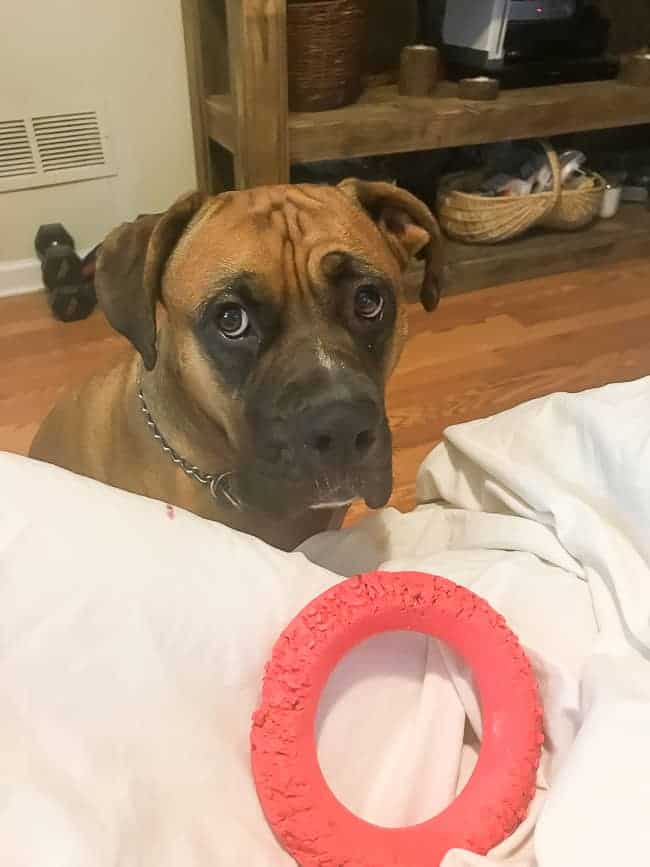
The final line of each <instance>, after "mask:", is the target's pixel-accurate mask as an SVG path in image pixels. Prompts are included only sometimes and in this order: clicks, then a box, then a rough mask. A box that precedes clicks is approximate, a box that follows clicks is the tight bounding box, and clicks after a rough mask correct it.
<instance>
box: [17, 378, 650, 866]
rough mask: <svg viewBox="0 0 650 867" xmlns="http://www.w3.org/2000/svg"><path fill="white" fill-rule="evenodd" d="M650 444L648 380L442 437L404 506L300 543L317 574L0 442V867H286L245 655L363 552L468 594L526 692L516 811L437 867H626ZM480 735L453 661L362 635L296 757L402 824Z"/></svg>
mask: <svg viewBox="0 0 650 867" xmlns="http://www.w3.org/2000/svg"><path fill="white" fill-rule="evenodd" d="M649 442H650V380H641V381H638V382H633V383H629V384H625V385H616V386H609V387H607V388H604V389H600V390H597V391H592V392H588V393H584V394H582V395H575V396H566V395H555V396H553V397H550V398H546V399H543V400H539V401H535V402H533V403H530V404H527V405H524V406H521V407H518V408H517V409H515V410H512V411H510V412H507V413H503V414H501V415H499V416H497V417H495V418H492V419H488V420H484V421H479V422H474V423H472V424H467V425H461V426H459V427H456V428H451V429H450V430H449V431H448V432H447V434H446V438H445V441H444V442H443V443H442V444H441V445H440V446H439V447H438V448H436V449H435V450H434V451H433V453H432V454H431V456H430V457H429V458H428V459H427V460H426V461H425V463H424V465H423V466H422V468H421V471H420V474H419V478H418V496H419V500H420V502H421V503H422V504H423V505H421V506H420V507H419V508H418V509H417V510H416V511H415V512H413V513H412V514H409V515H400V514H398V513H397V512H394V511H391V510H387V511H385V512H383V513H380V514H377V515H375V516H373V517H372V518H370V519H368V520H367V521H365V522H364V523H363V524H361V525H360V526H358V527H356V528H354V529H352V530H348V531H344V532H340V533H336V534H326V535H324V536H320V537H317V538H315V539H313V540H310V542H308V543H306V544H305V545H304V546H303V551H304V553H305V554H306V555H308V557H309V558H310V559H311V560H312V561H313V562H309V561H308V560H307V559H306V558H305V556H304V555H303V554H302V553H296V554H292V555H287V554H283V553H280V552H277V551H275V550H273V549H270V548H269V547H268V546H266V545H264V544H263V543H261V542H258V541H256V540H253V539H250V538H248V537H246V536H243V535H240V534H237V533H235V532H233V531H230V530H227V529H225V528H223V527H220V526H218V525H215V524H211V523H209V522H206V521H203V520H201V519H199V518H196V517H193V516H190V515H188V514H186V513H183V512H181V511H179V510H172V509H170V508H168V507H166V506H165V504H161V503H158V502H154V501H149V500H145V499H142V498H138V497H134V496H132V495H129V494H126V493H123V492H120V491H117V490H113V489H110V488H106V487H104V486H101V485H98V484H96V483H93V482H91V481H88V480H86V479H82V478H80V477H76V476H72V475H70V474H68V473H65V472H64V471H61V470H58V469H56V468H53V467H49V466H46V465H41V464H37V463H35V462H31V461H28V460H26V459H23V458H18V457H15V456H11V455H0V492H1V494H0V753H1V754H0V775H1V776H0V779H1V785H0V864H2V865H3V867H4V865H7V867H91V865H92V867H109V865H110V867H136V865H137V867H226V865H227V867H233V865H237V867H285V865H286V867H288V865H290V864H292V863H293V862H292V860H291V859H290V858H289V857H288V856H287V855H286V854H285V853H283V852H282V850H281V849H280V848H279V847H278V845H277V843H276V841H275V839H274V837H273V835H272V833H271V832H270V830H269V829H268V827H267V825H266V823H265V821H264V818H263V816H262V814H261V811H260V809H259V806H258V803H257V799H256V795H255V790H254V786H253V782H252V778H251V774H250V770H249V753H248V737H249V724H250V715H251V712H252V711H253V709H254V707H255V704H256V700H257V697H258V693H259V687H260V680H261V675H262V669H263V665H264V662H265V660H266V658H267V657H268V655H269V653H270V650H271V647H272V645H273V642H274V640H275V638H276V636H277V635H278V633H279V632H280V631H281V629H282V628H283V627H284V625H285V624H286V623H287V622H288V621H289V619H290V618H291V617H292V616H293V615H294V614H295V613H296V612H297V611H298V610H299V609H300V608H301V607H302V606H303V605H304V604H306V602H308V601H309V600H310V599H311V598H312V597H313V596H315V595H316V594H317V593H318V592H320V591H321V590H322V589H324V588H325V587H327V586H329V585H331V584H332V583H334V582H335V581H337V580H338V578H337V575H347V574H352V573H354V572H357V571H360V570H364V569H371V568H375V567H377V566H382V567H383V568H389V569H390V568H405V567H408V568H416V569H420V570H423V571H430V572H435V573H438V574H442V575H446V576H447V577H449V578H451V579H453V580H455V581H458V582H459V583H463V584H466V585H468V586H471V587H472V589H473V590H475V591H476V592H478V593H480V594H481V595H483V596H485V597H486V598H487V599H488V600H489V601H490V602H491V603H492V605H494V606H495V607H496V608H498V609H499V610H500V611H501V612H502V613H503V614H504V615H505V616H506V618H507V619H508V621H509V623H510V626H511V627H512V628H513V629H514V630H515V631H516V632H517V633H518V634H519V636H520V638H521V640H522V642H523V644H524V646H525V647H526V649H527V651H528V652H529V654H530V656H531V658H532V660H533V663H534V666H535V669H536V672H537V675H538V677H539V680H540V683H541V688H542V695H543V701H544V706H545V727H546V735H547V742H546V747H545V753H544V757H543V762H542V765H541V767H540V772H539V777H538V792H537V796H536V798H535V801H534V803H533V806H532V809H531V811H530V814H529V817H528V819H527V820H526V821H525V822H524V824H523V825H522V826H521V827H520V828H519V829H518V830H517V831H516V832H515V834H514V835H513V836H512V837H511V838H510V839H509V840H507V841H505V842H504V843H503V844H502V845H501V846H499V847H497V849H495V850H494V851H493V852H492V853H490V855H489V857H488V858H485V859H484V858H481V857H478V856H474V855H471V854H469V853H466V852H460V851H456V852H451V853H449V855H448V856H447V857H446V859H445V861H444V867H475V865H476V867H478V865H484V864H485V865H486V867H487V865H488V864H490V863H493V862H494V863H504V864H507V865H510V867H533V865H539V867H567V865H571V867H580V865H585V867H600V865H602V867H612V865H619V864H620V865H628V864H629V865H632V864H643V863H646V861H647V858H648V852H649V851H650V823H649V822H648V821H647V818H646V813H647V809H648V806H647V805H648V804H649V803H650V662H649V661H648V659H649V658H650V650H649V649H648V648H649V647H650V626H649V623H650V534H649V533H648V527H649V526H650V445H649ZM443 501H444V502H443ZM316 562H318V563H320V564H321V565H320V566H316V565H314V563H316ZM322 567H325V568H322ZM328 570H330V571H328ZM497 676H498V673H497ZM480 728H481V726H480V714H479V710H478V707H477V704H476V700H475V697H474V694H473V692H472V689H471V685H470V681H469V678H468V677H467V673H466V672H465V671H464V669H463V666H462V665H461V664H460V663H459V662H458V660H456V659H455V658H454V657H453V656H452V655H451V654H450V653H449V652H448V651H447V650H446V649H445V648H444V647H440V646H438V644H437V643H436V642H434V641H430V640H427V639H425V638H422V637H420V636H414V635H404V634H401V633H398V634H392V635H385V636H380V637H378V638H375V639H373V640H371V641H369V642H367V643H366V644H365V645H363V646H362V647H360V648H358V649H357V650H355V651H353V652H352V653H351V654H349V655H348V657H347V658H346V659H345V661H344V662H343V663H342V664H341V666H340V667H339V669H338V670H337V672H336V673H335V675H334V676H333V678H332V679H331V681H330V683H329V684H328V687H327V690H326V693H325V696H324V698H323V703H322V710H321V720H320V726H319V754H320V759H321V764H322V766H323V770H324V772H325V775H326V776H327V778H328V780H329V781H330V784H331V785H332V787H333V789H334V791H335V792H336V793H337V794H338V796H339V797H340V798H341V799H342V800H343V801H344V802H345V803H346V804H347V805H348V806H350V807H351V808H352V809H353V810H355V811H356V812H357V813H358V814H360V815H363V816H364V817H365V818H367V819H370V820H372V821H375V822H378V823H382V824H388V825H400V824H407V823H412V822H415V821H418V820H422V819H425V818H427V817H428V816H430V815H432V814H433V813H435V812H437V811H439V810H440V809H441V808H442V807H444V806H445V805H446V804H447V803H448V802H449V801H450V800H451V799H452V798H453V797H454V795H455V794H456V792H457V791H458V790H459V789H460V787H462V785H463V783H464V781H465V780H466V779H467V777H468V775H469V773H470V772H471V768H472V766H473V762H474V761H475V757H476V754H477V750H478V748H479V744H480Z"/></svg>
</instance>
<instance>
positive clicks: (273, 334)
mask: <svg viewBox="0 0 650 867" xmlns="http://www.w3.org/2000/svg"><path fill="white" fill-rule="evenodd" d="M413 257H418V258H421V259H423V260H424V271H423V277H422V285H421V292H420V298H421V302H422V304H423V306H424V307H425V308H426V309H427V310H433V309H434V308H435V307H436V305H437V303H438V300H439V296H440V282H441V274H442V267H443V266H442V243H441V235H440V231H439V228H438V224H437V222H436V220H435V218H434V217H433V215H432V214H431V212H430V210H429V209H428V208H427V207H426V205H425V204H424V203H423V202H421V201H420V200H418V199H417V198H416V197H414V196H413V195H411V194H410V193H408V192H407V191H405V190H403V189H400V188H399V187H396V186H394V185H392V184H390V183H384V182H367V181H360V180H356V179H348V180H345V181H343V182H341V183H340V184H339V185H338V186H336V187H334V186H332V187H327V186H317V185H294V186H291V185H287V186H275V187H260V188H258V189H253V190H247V191H237V192H226V193H222V194H220V195H217V196H206V195H203V194H201V193H189V194H187V195H185V196H183V197H181V198H180V199H179V200H177V201H176V203H175V204H174V205H172V207H171V208H170V209H169V210H168V211H167V212H166V213H164V214H162V215H150V216H144V217H140V218H138V219H137V220H135V221H134V222H131V223H125V224H123V225H121V226H119V227H118V228H117V229H115V230H114V231H113V232H111V234H109V235H108V237H107V238H106V240H105V241H104V243H103V244H102V247H101V250H100V252H99V255H98V258H97V267H96V274H95V285H96V291H97V297H98V300H99V304H100V306H101V308H102V309H103V311H104V314H105V315H106V317H107V319H108V321H109V322H110V323H111V325H112V326H113V327H114V328H115V329H116V330H117V331H118V332H120V333H121V334H122V335H124V336H125V337H127V338H128V340H129V341H130V342H131V343H132V344H133V349H132V350H131V352H130V353H129V354H128V356H127V357H126V358H125V359H124V360H123V361H122V362H121V363H119V364H117V365H116V366H114V367H113V368H112V369H110V370H109V371H107V372H105V373H102V374H98V375H95V376H94V377H93V378H92V379H90V380H89V381H88V382H87V383H86V384H85V385H83V386H82V387H81V388H80V389H79V390H78V391H77V392H76V393H73V394H71V395H70V396H69V397H68V398H67V399H65V400H64V401H63V402H62V403H60V404H58V405H57V406H55V408H54V409H53V410H52V412H51V413H50V415H49V416H48V417H47V418H46V420H45V421H44V422H43V425H42V426H41V428H40V429H39V431H38V432H37V434H36V437H35V439H34V442H33V444H32V448H31V451H30V455H31V456H32V457H34V458H37V459H40V460H44V461H48V462H50V463H54V464H57V465H59V466H62V467H65V468H67V469H69V470H72V471H73V472H75V473H79V474H81V475H85V476H89V477H91V478H93V479H97V480H99V481H101V482H105V483H107V484H110V485H113V486H116V487H119V488H123V489H125V490H128V491H132V492H134V493H137V494H142V495H145V496H148V497H151V498H155V499H158V500H161V501H163V502H165V503H167V504H170V505H169V508H171V506H172V505H175V506H179V507H182V508H184V509H187V510H189V511H191V512H194V513H196V514H197V515H200V516H203V517H205V518H209V519H213V520H217V521H220V522H222V523H224V524H227V525H229V526H231V527H233V528H235V529H238V530H242V531H244V532H246V533H249V534H251V535H255V536H258V537H259V538H261V539H264V540H265V541H267V542H269V543H270V544H272V545H274V546H276V547H279V548H282V549H284V550H291V549H293V548H295V547H296V546H297V545H299V544H300V543H301V542H302V541H304V540H305V539H306V538H308V537H309V536H311V535H313V534H315V533H317V532H320V531H322V530H326V529H331V528H335V527H339V526H340V525H341V523H342V521H343V519H344V517H345V513H346V511H347V509H348V507H349V505H350V504H351V503H352V501H353V500H355V499H357V498H362V499H363V500H365V502H366V504H367V505H368V507H370V508H379V507H382V506H384V505H385V504H386V503H387V501H388V500H389V498H390V495H391V491H392V445H391V434H390V430H389V426H388V421H387V418H386V411H385V405H384V390H385V386H386V382H387V380H388V378H389V376H390V374H391V372H392V371H393V369H394V368H395V365H396V364H397V361H398V359H399V356H400V353H401V350H402V347H403V345H404V341H405V339H406V336H407V316H406V310H405V290H404V285H403V284H404V275H405V271H406V269H407V266H408V264H409V261H410V260H411V259H412V258H413Z"/></svg>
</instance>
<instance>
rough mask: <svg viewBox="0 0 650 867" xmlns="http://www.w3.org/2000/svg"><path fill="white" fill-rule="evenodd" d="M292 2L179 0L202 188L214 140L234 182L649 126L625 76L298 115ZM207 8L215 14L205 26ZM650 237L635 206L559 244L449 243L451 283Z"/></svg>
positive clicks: (469, 283)
mask: <svg viewBox="0 0 650 867" xmlns="http://www.w3.org/2000/svg"><path fill="white" fill-rule="evenodd" d="M286 2H287V0H181V3H182V12H183V24H184V32H185V46H186V54H187V62H188V79H189V88H190V99H191V106H192V121H193V129H194V144H195V154H196V164H197V175H198V179H199V186H200V187H201V188H202V189H204V190H206V191H214V187H215V186H216V184H215V183H214V180H213V177H212V162H211V157H210V141H211V140H212V141H214V142H217V143H219V144H220V145H222V146H223V147H224V148H226V149H227V150H228V151H230V152H231V153H232V155H233V165H234V179H235V186H236V187H237V188H240V189H241V188H246V187H252V186H258V185H261V184H273V183H287V182H288V181H289V177H290V166H291V164H292V163H293V162H309V161H316V160H329V159H341V158H349V157H361V156H370V155H374V154H383V153H400V152H401V153H406V152H411V151H417V150H426V149H436V148H445V147H457V146H462V145H477V144H483V143H487V142H494V141H500V140H503V139H504V138H508V139H517V138H533V137H547V136H552V135H560V134H565V133H572V132H583V131H588V130H597V129H611V128H616V127H625V126H634V125H639V124H646V123H650V88H643V87H634V86H632V85H628V84H623V83H621V82H618V81H596V82H587V83H581V84H558V85H555V86H553V87H538V88H526V89H522V90H510V91H508V90H505V91H502V92H501V94H500V96H499V98H498V99H497V100H496V101H494V102H473V101H468V100H462V99H459V98H458V95H457V87H456V86H455V85H454V84H451V83H444V84H442V85H440V87H439V89H438V91H437V92H436V94H435V95H434V96H433V97H432V98H428V99H412V98H406V97H401V96H399V94H398V93H397V90H396V88H395V87H394V86H389V85H383V86H374V87H369V88H368V89H367V90H366V92H365V93H364V94H363V96H362V97H361V99H360V100H359V102H357V103H356V104H354V105H350V106H346V107H345V108H341V109H338V110H336V111H323V112H318V113H299V114H296V113H290V112H289V110H288V98H287V45H286ZM208 13H209V14H208ZM206 15H207V19H209V18H210V16H212V17H213V20H212V24H211V26H210V27H207V28H206V26H205V24H206V20H207V19H206ZM215 15H216V19H218V26H216V28H215V26H214V19H215ZM226 23H227V27H226V26H225V25H226ZM206 33H207V34H209V35H208V36H206ZM215 33H218V34H220V39H221V42H220V44H219V45H216V44H215ZM208 43H210V44H208ZM226 46H227V48H226ZM227 78H229V82H230V85H229V92H228V93H219V94H217V93H215V92H214V91H216V90H219V89H221V90H226V89H228V88H227V87H226V86H222V85H223V83H224V82H225V81H226V79H227ZM214 82H217V83H216V84H215V83H214ZM649 243H650V213H648V212H646V211H645V210H644V209H643V208H639V207H634V208H624V209H623V210H622V211H621V214H620V216H619V217H617V218H616V219H615V220H603V221H600V222H599V223H597V224H595V225H594V226H592V227H590V228H589V229H587V230H585V231H582V232H577V233H565V234H562V235H560V234H557V235H555V236H553V238H552V241H549V236H548V235H541V234H535V233H533V234H531V235H529V236H527V237H525V238H522V239H517V240H515V241H513V242H511V243H508V244H501V245H498V246H495V247H474V246H468V245H463V244H455V243H453V242H450V244H449V251H448V257H449V258H448V261H449V265H448V284H449V287H448V291H451V292H455V291H462V290H465V289H475V288H479V287H480V286H486V285H491V284H494V283H496V282H507V281H508V280H515V279H524V278H526V277H531V276H539V275H540V274H547V273H554V272H556V271H559V270H568V269H570V268H571V267H575V266H576V265H579V264H587V263H589V262H608V261H616V260H618V259H622V258H626V257H629V256H637V255H645V254H647V250H648V249H649V247H648V245H649Z"/></svg>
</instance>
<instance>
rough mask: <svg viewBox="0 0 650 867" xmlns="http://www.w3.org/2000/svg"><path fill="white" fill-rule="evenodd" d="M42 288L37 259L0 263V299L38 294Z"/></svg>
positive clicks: (39, 265)
mask: <svg viewBox="0 0 650 867" xmlns="http://www.w3.org/2000/svg"><path fill="white" fill-rule="evenodd" d="M42 288H43V278H42V277H41V263H40V262H39V260H38V259H14V260H13V261H10V262H0V298H6V297H8V296H9V295H22V294H23V293H27V292H38V291H39V290H41V289H42Z"/></svg>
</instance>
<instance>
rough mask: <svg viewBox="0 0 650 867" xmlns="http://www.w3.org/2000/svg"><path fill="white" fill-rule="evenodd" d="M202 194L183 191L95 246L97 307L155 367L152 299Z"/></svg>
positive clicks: (149, 366)
mask: <svg viewBox="0 0 650 867" xmlns="http://www.w3.org/2000/svg"><path fill="white" fill-rule="evenodd" d="M204 201H205V196H204V195H203V194H202V193H188V194H187V195H185V196H182V197H181V198H180V199H178V200H177V201H176V202H175V203H174V204H173V205H172V206H171V208H170V209H169V210H168V211H166V212H165V213H164V214H162V215H161V214H148V215H146V216H143V217H139V218H138V219H137V220H135V221H134V222H132V223H122V225H121V226H118V227H117V229H113V231H112V232H111V233H110V234H109V235H108V237H107V238H106V240H105V241H104V243H103V244H102V246H101V249H100V252H99V256H98V258H97V268H96V271H95V289H96V291H97V299H98V301H99V305H100V307H101V308H102V310H103V311H104V314H105V316H106V318H107V319H108V321H109V322H110V323H111V325H112V326H113V328H114V329H115V330H116V331H119V332H120V334H123V335H124V336H125V337H127V338H128V339H129V340H130V341H131V343H132V344H133V345H134V346H135V348H136V349H137V350H138V352H139V353H140V355H141V356H142V360H143V361H144V366H145V367H146V368H147V370H152V369H153V368H154V367H155V365H156V358H157V350H156V303H157V301H158V300H159V298H160V282H161V278H162V274H163V271H164V268H165V263H166V262H167V259H168V258H169V255H170V253H171V252H172V250H173V249H174V246H175V245H176V243H177V241H178V240H179V238H180V236H181V235H182V234H183V231H184V230H185V228H186V227H187V224H188V223H189V221H190V220H191V219H192V217H193V216H194V214H195V213H196V212H197V211H198V210H199V208H200V207H201V205H202V204H203V202H204Z"/></svg>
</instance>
